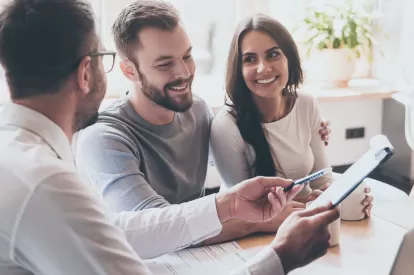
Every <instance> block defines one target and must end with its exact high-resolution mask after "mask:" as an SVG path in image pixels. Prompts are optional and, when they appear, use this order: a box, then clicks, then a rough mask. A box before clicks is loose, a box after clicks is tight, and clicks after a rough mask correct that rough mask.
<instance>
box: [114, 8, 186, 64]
mask: <svg viewBox="0 0 414 275" xmlns="http://www.w3.org/2000/svg"><path fill="white" fill-rule="evenodd" d="M179 22H180V15H179V12H178V10H177V9H176V8H175V7H174V6H173V5H171V4H170V3H167V2H164V1H162V0H136V1H134V2H133V3H131V4H130V5H129V6H128V7H126V8H124V9H123V10H122V11H121V13H120V14H119V15H118V17H117V19H116V20H115V23H114V24H113V26H112V34H113V36H114V39H115V45H116V48H117V51H118V53H119V54H120V55H121V56H122V57H125V58H129V59H133V58H132V57H133V55H134V54H133V52H134V50H135V49H136V48H137V47H138V46H139V43H140V41H139V39H138V33H139V31H140V30H142V29H143V28H146V27H154V28H158V29H161V30H173V29H174V28H175V27H177V25H178V24H179Z"/></svg>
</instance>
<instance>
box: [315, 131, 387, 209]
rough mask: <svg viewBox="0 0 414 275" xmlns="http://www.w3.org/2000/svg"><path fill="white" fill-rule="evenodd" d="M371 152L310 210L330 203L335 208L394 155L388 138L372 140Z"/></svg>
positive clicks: (324, 193)
mask: <svg viewBox="0 0 414 275" xmlns="http://www.w3.org/2000/svg"><path fill="white" fill-rule="evenodd" d="M369 143H370V150H369V151H368V152H366V153H365V154H364V155H363V156H362V157H361V158H360V159H358V160H357V161H356V162H355V163H354V164H353V165H352V166H351V167H349V168H348V169H347V170H346V171H345V172H344V173H343V174H342V175H341V176H340V177H339V178H337V179H335V180H334V182H332V184H331V185H330V186H329V187H328V188H327V189H326V190H325V191H324V192H323V193H322V194H321V195H320V196H319V197H318V198H317V199H316V200H315V201H314V202H312V203H311V204H310V208H316V207H318V206H322V205H325V204H326V203H328V202H329V201H331V202H332V204H333V206H334V207H335V206H337V205H338V204H340V203H341V202H342V201H343V200H344V199H345V198H346V197H348V196H349V194H351V193H352V192H353V191H354V190H355V189H356V188H357V187H358V185H359V184H360V183H361V182H362V181H363V180H364V179H365V178H366V177H367V176H368V175H369V174H370V173H371V172H372V171H373V170H374V169H375V168H377V167H378V166H380V165H381V164H383V163H384V162H386V161H387V160H388V159H389V158H390V157H391V156H392V155H393V153H394V148H393V147H392V145H391V143H390V141H389V140H388V138H387V137H386V136H384V135H377V136H374V137H373V138H371V140H370V142H369Z"/></svg>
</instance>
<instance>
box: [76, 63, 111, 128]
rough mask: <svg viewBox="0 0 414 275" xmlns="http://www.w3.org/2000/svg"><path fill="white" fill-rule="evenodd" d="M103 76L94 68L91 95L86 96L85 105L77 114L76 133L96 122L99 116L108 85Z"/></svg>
mask: <svg viewBox="0 0 414 275" xmlns="http://www.w3.org/2000/svg"><path fill="white" fill-rule="evenodd" d="M104 83H105V82H104V81H103V76H100V75H99V72H98V70H97V69H96V68H93V80H92V84H91V87H90V89H91V90H90V92H89V95H88V96H87V97H86V98H85V102H84V104H82V105H83V106H84V107H83V108H81V110H78V111H77V112H76V114H75V121H74V125H73V131H74V133H75V132H77V131H79V130H82V129H84V128H86V127H89V126H91V125H93V124H95V123H96V122H97V121H98V117H99V112H98V111H99V106H100V105H101V102H102V98H103V96H102V95H104V94H105V90H106V85H105V84H104Z"/></svg>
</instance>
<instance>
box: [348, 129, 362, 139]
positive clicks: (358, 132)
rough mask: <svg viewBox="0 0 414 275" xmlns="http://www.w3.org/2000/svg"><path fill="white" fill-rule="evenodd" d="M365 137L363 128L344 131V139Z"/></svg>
mask: <svg viewBox="0 0 414 275" xmlns="http://www.w3.org/2000/svg"><path fill="white" fill-rule="evenodd" d="M363 137H365V128H364V127H360V128H350V129H346V131H345V139H354V138H363Z"/></svg>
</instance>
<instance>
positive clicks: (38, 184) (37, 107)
mask: <svg viewBox="0 0 414 275" xmlns="http://www.w3.org/2000/svg"><path fill="white" fill-rule="evenodd" d="M114 56H115V53H112V52H106V51H103V50H102V49H101V46H100V44H99V40H98V38H97V36H96V31H95V26H94V18H93V14H92V12H91V9H90V6H89V4H86V3H84V2H82V1H80V0H37V1H33V0H14V1H12V2H11V3H10V4H9V5H8V6H6V8H5V9H4V11H3V12H2V13H1V14H0V62H1V64H2V66H3V67H4V69H5V72H6V76H7V82H8V86H9V90H10V95H11V99H12V103H6V104H3V105H2V106H1V107H0V138H1V141H2V142H1V144H0V152H1V155H0V178H1V179H2V183H1V185H0V274H4V275H11V274H13V275H15V274H19V275H22V274H24V275H26V274H41V275H49V274H50V275H56V274H88V275H89V274H90V275H93V274H123V275H130V274H131V275H132V274H150V272H149V270H148V268H147V267H146V266H145V265H144V264H143V262H142V260H141V259H140V257H144V258H149V257H154V256H158V255H161V254H163V253H167V252H171V251H174V250H178V249H182V248H184V247H187V246H190V245H193V244H197V243H200V242H201V241H203V240H205V239H207V238H210V237H212V236H214V235H217V234H218V233H219V232H220V230H221V228H222V224H223V223H224V222H226V221H228V220H230V219H236V218H237V219H242V220H246V221H249V222H263V221H266V220H269V219H271V218H272V217H274V216H275V215H277V214H278V212H279V211H280V210H281V208H282V207H283V206H284V205H285V204H286V202H287V201H289V200H290V198H291V197H293V196H294V195H295V194H296V193H297V192H298V191H299V189H297V188H295V189H294V190H292V191H291V192H289V193H283V191H282V189H281V188H280V187H283V186H286V185H288V184H289V183H290V181H286V180H283V179H279V178H255V179H252V180H249V181H245V182H243V183H241V184H239V185H238V186H237V187H235V188H233V189H229V191H228V192H227V193H224V194H218V195H212V196H207V197H204V198H201V199H198V200H194V201H192V202H189V203H184V204H180V205H174V206H170V207H166V208H163V209H149V210H144V211H142V212H138V213H136V212H121V213H119V214H118V215H115V216H111V217H110V216H108V215H107V214H106V209H105V208H104V206H103V204H102V203H101V201H100V198H99V197H98V196H97V195H96V194H95V193H94V191H93V189H92V188H90V187H89V186H88V185H87V183H86V182H84V181H83V180H82V179H81V178H80V177H79V176H78V174H77V172H76V168H75V165H74V162H73V158H72V154H71V146H70V142H71V140H72V135H73V133H74V132H76V131H77V130H79V129H81V128H83V127H85V126H87V125H89V124H91V123H93V122H94V121H95V120H96V117H97V110H98V107H99V104H100V103H101V101H102V99H103V96H104V93H105V89H106V75H105V72H109V71H111V70H112V67H113V62H114V61H113V58H114ZM107 59H108V60H107ZM277 186H280V187H277ZM329 208H330V205H327V206H325V207H321V208H319V209H316V210H311V211H306V210H304V211H298V212H297V213H295V214H293V215H292V216H291V217H290V218H288V219H287V220H286V222H285V223H284V224H283V225H282V226H281V227H280V229H279V232H278V234H277V236H276V238H275V240H274V241H273V242H272V243H271V244H270V245H269V246H268V247H266V248H264V249H263V250H262V252H261V253H259V254H258V255H256V257H255V258H253V259H251V261H249V262H248V263H247V264H246V266H244V267H242V268H241V269H240V270H239V271H236V272H237V273H235V274H265V275H266V274H276V275H280V274H285V273H288V272H289V271H290V270H292V269H294V268H296V267H298V266H302V265H304V264H306V263H308V262H310V261H312V260H314V259H316V258H318V257H320V256H321V255H323V254H324V253H325V252H326V249H327V247H328V241H329V233H328V231H327V225H328V224H329V223H330V222H332V221H333V220H335V219H337V218H338V217H339V212H338V210H337V209H336V208H335V209H333V210H328V209H329ZM138 255H139V256H138Z"/></svg>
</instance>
